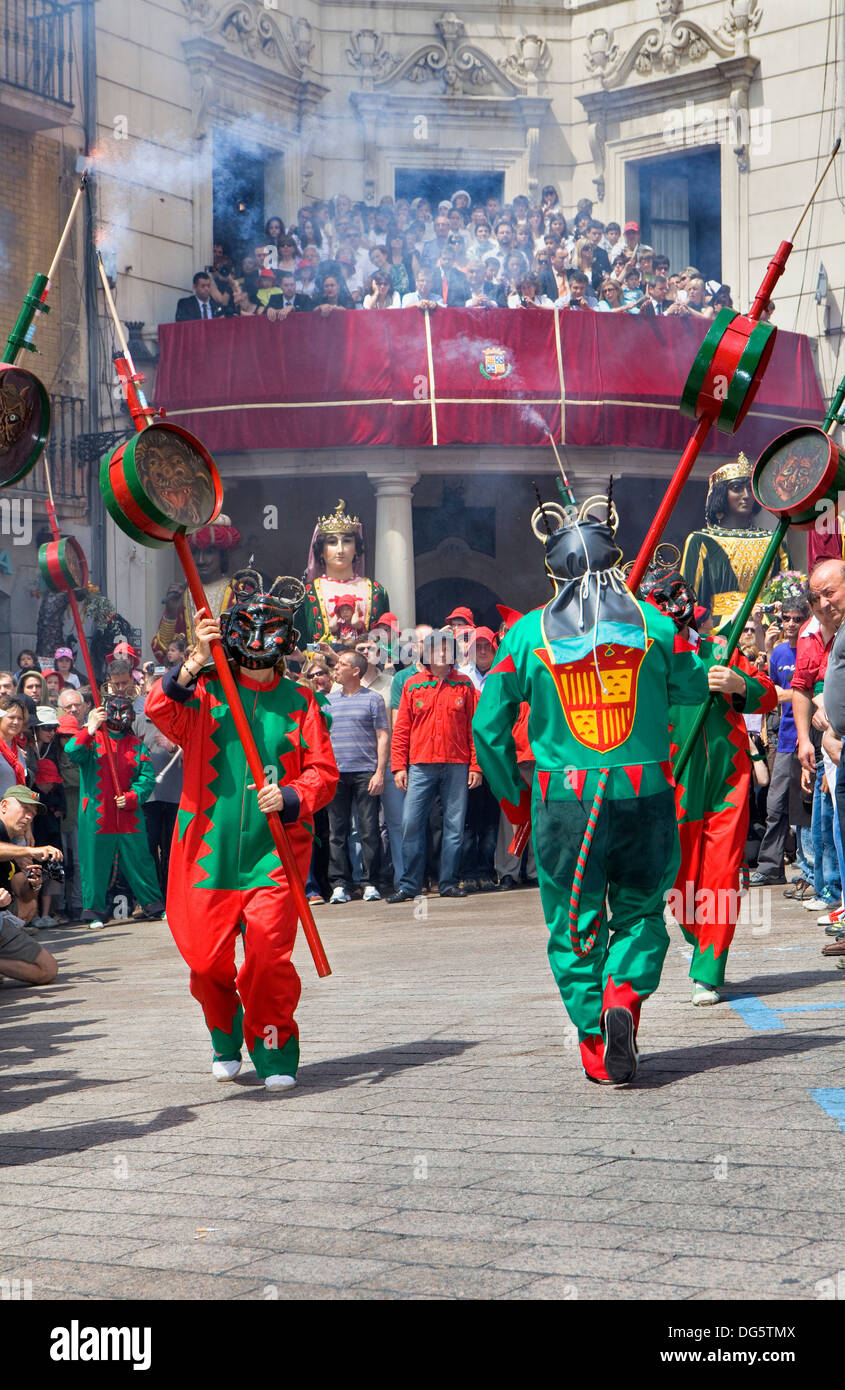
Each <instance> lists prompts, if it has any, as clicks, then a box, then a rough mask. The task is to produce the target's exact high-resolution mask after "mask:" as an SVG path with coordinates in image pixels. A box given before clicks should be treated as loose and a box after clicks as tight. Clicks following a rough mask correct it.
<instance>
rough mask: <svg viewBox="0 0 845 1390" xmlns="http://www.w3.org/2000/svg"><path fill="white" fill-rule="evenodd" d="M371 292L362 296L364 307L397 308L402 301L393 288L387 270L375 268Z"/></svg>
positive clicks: (391, 279)
mask: <svg viewBox="0 0 845 1390" xmlns="http://www.w3.org/2000/svg"><path fill="white" fill-rule="evenodd" d="M372 280H373V293H372V294H368V295H365V296H364V308H365V309H398V308H400V306H401V303H402V301H401V300H400V298H399V295H398V294H397V293H396V291H395V289H394V288H393V278H392V276H391V274H390V271H389V270H377V271H376V273H375V275H374V276H373V277H372Z"/></svg>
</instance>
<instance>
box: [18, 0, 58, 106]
mask: <svg viewBox="0 0 845 1390" xmlns="http://www.w3.org/2000/svg"><path fill="white" fill-rule="evenodd" d="M0 23H2V35H1V36H0V82H8V83H9V85H10V86H12V87H19V88H21V90H23V91H26V92H34V93H36V94H37V95H38V96H41V97H48V98H50V99H51V100H52V101H61V102H64V103H65V104H66V105H70V104H71V103H72V101H73V97H72V94H71V92H72V88H71V75H72V69H73V44H72V41H73V27H72V26H73V16H72V12H71V10H70V8H69V7H65V6H64V5H60V4H58V3H57V0H0Z"/></svg>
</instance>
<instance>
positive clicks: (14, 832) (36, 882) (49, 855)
mask: <svg viewBox="0 0 845 1390" xmlns="http://www.w3.org/2000/svg"><path fill="white" fill-rule="evenodd" d="M43 810H44V807H43V805H42V803H41V799H40V797H38V796H37V795H36V793H35V792H34V791H31V790H30V789H29V787H9V788H7V790H6V792H5V793H4V795H3V796H2V798H0V975H6V976H7V977H8V978H9V979H11V980H21V981H22V982H23V983H24V984H29V985H48V984H49V983H50V981H51V980H55V978H56V975H57V973H58V969H59V967H58V963H57V961H56V960H55V958H54V957H53V956H51V955H50V952H49V951H45V949H44V947H43V946H39V945H38V943H37V942H36V941H33V939H32V937H31V936H30V935H29V933H28V932H27V931H26V923H27V922H29V921H30V920H31V919H32V918H33V917H34V915H35V912H36V910H37V906H38V894H39V892H40V890H41V882H42V874H43V869H42V866H44V868H47V869H48V871H49V869H51V868H53V867H56V868H58V867H60V866H61V858H62V856H61V853H60V852H59V851H58V850H57V849H55V848H54V846H53V845H41V846H35V845H28V844H27V843H26V839H27V835H28V832H29V831H30V828H31V826H32V822H33V821H34V819H35V817H36V816H37V815H39V814H40V813H41V812H43Z"/></svg>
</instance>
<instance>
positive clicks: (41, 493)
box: [15, 396, 90, 504]
mask: <svg viewBox="0 0 845 1390" xmlns="http://www.w3.org/2000/svg"><path fill="white" fill-rule="evenodd" d="M50 407H51V411H52V418H51V425H50V437H49V439H48V440H47V446H46V448H45V450H44V456H42V458H41V459H40V460H39V461H38V463H37V464H36V465H35V467H34V468H33V470H32V472H31V473H27V475H26V477H25V478H22V479H21V481H20V482H19V483H17V484H16V485H15V486H16V488H17V489H20V491H21V492H28V493H30V494H31V495H33V496H36V497H46V496H47V479H46V476H45V473H44V457H46V458H47V460H48V462H49V465H50V481H51V483H52V484H53V496H54V497H55V498H56V499H58V498H61V499H62V500H63V501H65V502H85V503H86V504H87V502H88V477H89V474H90V466H89V465H88V464H87V463H85V462H83V461H82V460H80V459H79V457H78V454H77V450H76V449H75V448H74V440H75V439H76V437H77V436H78V435H80V434H82V432H83V428H84V424H85V404H84V401H83V400H82V398H81V397H80V396H51V397H50Z"/></svg>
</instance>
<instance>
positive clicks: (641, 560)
mask: <svg viewBox="0 0 845 1390" xmlns="http://www.w3.org/2000/svg"><path fill="white" fill-rule="evenodd" d="M841 143H842V142H841V140H837V142H836V144H835V145H834V147H833V152H832V153H831V156H830V158H829V160H828V162H827V164H826V165H825V167H824V170H823V171H822V175H821V178H820V179H819V181H818V183H817V184H816V186H815V188H814V189H813V192H812V194H811V196H810V199H809V201H808V202H807V205H806V207H805V208H804V211H803V212H802V214H801V216H800V217H799V219H798V222H797V224H796V227H795V231H794V232H793V233H792V239H791V241H782V242H781V244H780V246H779V247H778V249H777V251H776V252H775V254H774V256H773V257H772V259H771V261H770V262H769V265H768V268H767V270H766V273H765V275H764V276H763V280H762V282H761V285H760V288H759V290H758V291H757V294H756V296H755V298H754V303H753V304H752V306H751V308H750V309H749V311H748V313H747V314H739V313H737V311H736V310H735V309H720V310H719V312H718V314H717V315H716V317H715V319H714V320H713V322H712V324H711V326H710V328H709V329H708V332H707V335H706V337H705V338H704V341H703V342H702V344H701V347H700V348H699V350H698V353H697V354H696V357H695V361H694V362H693V364H692V367H691V369H690V373H689V376H688V377H687V380H686V384H685V385H684V389H683V392H682V395H681V407H680V408H681V413H682V414H683V415H688V416H689V417H690V418H691V419H694V420H697V422H698V423H697V424H696V427H695V432H694V433H693V435H692V438H691V439H690V441H689V443H688V444H687V446H686V448H685V449H684V452H683V453H682V455H681V457H680V460H679V462H678V466H677V468H676V469H675V474H674V476H673V478H672V480H671V482H670V484H669V486H668V488H667V489H666V492H665V495H664V497H663V501H662V502H661V504H660V506H659V507H658V509H657V514H656V516H655V518H654V520H653V522H652V523H651V526H650V527H649V529H648V533H647V535H646V538H645V540H644V541H643V543H642V547H641V549H640V552H639V554H638V555H637V558H636V560H635V561H634V563H633V565H632V567H631V571H630V573H629V575H628V581H627V582H628V587H629V588H630V589H631V591H632V592H633V593H636V592H637V589H638V588H639V586H640V582H641V581H642V577H643V575H644V574H645V572H646V569H647V568H648V565H649V562H650V560H651V557H652V555H653V554H654V551H655V550H656V548H657V545H658V543H659V541H660V538H661V536H662V535H663V532H664V529H665V527H666V523H667V522H668V520H669V517H670V516H671V514H672V512H673V510H674V508H675V504H676V503H677V501H678V498H679V497H680V495H681V492H682V491H683V488H684V485H685V483H686V482H687V479H688V478H689V475H690V473H691V472H692V468H693V465H694V463H695V461H696V459H697V458H698V455H699V453H700V452H701V448H702V446H703V444H704V441H705V439H706V438H707V436H708V434H709V433H710V430H711V428H712V427H713V425H715V426H716V428H717V429H719V430H722V431H723V432H724V433H725V434H734V433H735V432H736V431H737V430H738V429H739V426H740V425H741V424H742V422H743V420H744V419H745V416H746V415H747V414H748V411H749V409H750V407H751V404H752V402H753V400H754V397H755V396H756V395H757V391H758V389H759V386H760V382H761V381H762V379H763V373H764V372H765V370H766V367H767V366H768V364H769V359H770V358H771V355H772V351H773V349H774V345H775V337H776V336H777V329H776V328H775V326H774V324H770V323H761V322H760V315H761V314H762V313H763V311H764V309H765V307H766V305H767V304H768V302H769V299H770V298H771V294H772V291H773V290H774V287H775V285H776V284H777V282H778V280H779V279H780V277H781V275H783V272H784V270H785V269H786V262H787V260H788V259H789V255H790V252H791V251H792V247H793V243H794V241H795V238H796V236H797V234H798V230H799V228H800V226H801V223H802V222H803V221H804V218H805V217H806V216H807V213H808V212H809V210H810V207H811V206H812V203H813V199H814V198H815V196H816V194H817V193H818V191H819V189H820V187H821V185H822V180H823V179H824V177H825V174H826V173H827V171H828V169H829V168H830V166H831V164H832V163H833V161H834V159H835V158H836V154H837V152H838V150H839V146H840V144H841ZM788 524H789V523H788V522H787V525H788ZM773 554H774V552H773Z"/></svg>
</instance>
